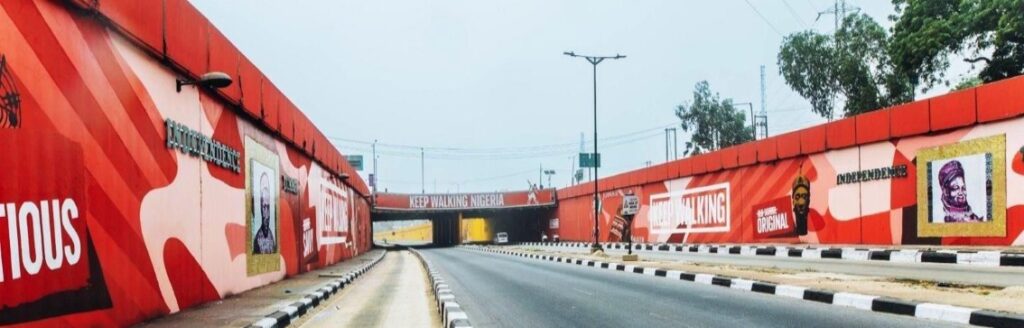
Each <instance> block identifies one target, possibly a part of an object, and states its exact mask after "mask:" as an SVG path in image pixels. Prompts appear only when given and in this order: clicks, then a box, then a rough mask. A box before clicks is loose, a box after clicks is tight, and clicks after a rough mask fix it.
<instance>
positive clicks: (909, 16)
mask: <svg viewBox="0 0 1024 328" xmlns="http://www.w3.org/2000/svg"><path fill="white" fill-rule="evenodd" d="M893 5H895V6H896V15H894V16H893V17H891V19H892V20H893V21H895V22H896V24H895V26H893V36H892V44H891V46H890V54H891V56H892V58H895V59H896V62H895V63H896V66H897V67H899V69H900V70H902V71H905V72H907V75H908V76H909V77H910V79H911V81H912V82H913V83H914V85H915V86H921V87H922V89H924V90H927V89H929V88H931V87H933V86H935V85H937V84H943V85H945V86H949V85H950V83H951V82H950V81H949V80H948V79H947V78H946V74H945V72H946V71H947V70H948V69H949V58H950V56H951V55H959V56H963V57H966V58H965V59H964V60H965V61H967V62H969V63H971V64H972V67H974V65H983V66H982V69H981V71H980V72H979V73H978V77H979V78H980V79H981V81H982V82H992V81H997V80H1000V79H1004V78H1007V77H1011V76H1016V75H1020V74H1022V73H1024V0H893Z"/></svg>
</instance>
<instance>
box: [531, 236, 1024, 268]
mask: <svg viewBox="0 0 1024 328" xmlns="http://www.w3.org/2000/svg"><path fill="white" fill-rule="evenodd" d="M590 244H591V243H581V242H560V243H554V242H540V243H521V244H520V245H524V246H557V247H580V248H583V247H590ZM601 246H602V247H604V248H606V249H627V248H628V245H627V244H625V243H604V244H601ZM633 250H646V251H661V252H680V253H699V254H718V255H755V256H778V257H794V258H805V259H839V260H865V261H889V262H897V263H946V264H962V265H975V266H989V267H996V266H1024V253H1013V252H1002V251H954V250H937V251H936V250H916V249H902V250H900V249H878V248H855V247H847V248H834V247H832V248H813V247H789V246H752V245H742V246H741V245H708V244H700V245H685V244H633Z"/></svg>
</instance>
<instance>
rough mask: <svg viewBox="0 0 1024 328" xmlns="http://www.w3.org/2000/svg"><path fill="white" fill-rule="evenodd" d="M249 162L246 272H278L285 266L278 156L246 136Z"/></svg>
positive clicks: (246, 154)
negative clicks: (281, 237) (281, 232)
mask: <svg viewBox="0 0 1024 328" xmlns="http://www.w3.org/2000/svg"><path fill="white" fill-rule="evenodd" d="M245 163H246V164H247V165H246V179H245V214H246V242H245V244H246V267H247V270H246V272H247V274H248V275H250V276H252V275H257V274H262V273H267V272H276V271H279V270H280V269H281V260H280V258H281V256H280V255H281V248H280V235H279V234H278V232H279V231H280V230H279V228H280V222H279V218H280V215H279V214H280V213H278V211H279V207H278V196H279V195H278V190H280V186H279V185H278V184H279V181H280V180H281V178H280V175H279V173H278V158H277V155H276V154H274V153H273V152H271V151H270V150H269V149H267V148H266V147H264V146H263V145H262V144H260V143H259V142H256V141H255V140H253V139H251V138H248V137H246V138H245Z"/></svg>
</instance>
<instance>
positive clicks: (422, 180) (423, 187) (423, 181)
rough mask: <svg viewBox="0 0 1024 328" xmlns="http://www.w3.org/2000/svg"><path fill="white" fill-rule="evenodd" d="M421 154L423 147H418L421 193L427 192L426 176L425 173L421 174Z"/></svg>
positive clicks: (422, 169) (422, 168) (422, 165)
mask: <svg viewBox="0 0 1024 328" xmlns="http://www.w3.org/2000/svg"><path fill="white" fill-rule="evenodd" d="M423 154H424V152H423V147H420V193H421V194H426V193H427V178H426V175H424V174H423V172H424V171H425V170H424V167H425V165H424V164H423V158H424V156H423ZM413 183H415V182H413Z"/></svg>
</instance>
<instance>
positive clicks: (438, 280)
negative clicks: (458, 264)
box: [409, 248, 473, 328]
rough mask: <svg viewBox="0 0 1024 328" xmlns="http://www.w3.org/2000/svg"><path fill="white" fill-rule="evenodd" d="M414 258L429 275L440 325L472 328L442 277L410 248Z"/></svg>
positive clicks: (421, 256) (452, 327) (447, 327)
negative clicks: (439, 316) (417, 259)
mask: <svg viewBox="0 0 1024 328" xmlns="http://www.w3.org/2000/svg"><path fill="white" fill-rule="evenodd" d="M409 250H410V251H412V253H413V254H415V255H416V258H419V259H420V262H421V263H423V267H424V268H426V269H427V272H428V273H429V275H430V283H431V284H432V285H433V286H434V289H433V290H434V298H435V299H436V300H437V311H438V312H439V313H440V314H441V323H442V324H443V325H444V327H446V328H456V327H458V328H468V327H473V325H472V324H470V323H469V317H468V316H466V312H465V311H462V307H461V306H459V303H458V302H456V301H455V295H454V294H452V290H451V289H450V288H448V283H446V282H445V281H444V277H441V274H439V273H438V272H437V270H434V266H433V265H432V264H430V261H427V259H425V258H423V255H421V254H420V252H419V251H417V250H415V249H412V248H410V249H409Z"/></svg>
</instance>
